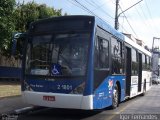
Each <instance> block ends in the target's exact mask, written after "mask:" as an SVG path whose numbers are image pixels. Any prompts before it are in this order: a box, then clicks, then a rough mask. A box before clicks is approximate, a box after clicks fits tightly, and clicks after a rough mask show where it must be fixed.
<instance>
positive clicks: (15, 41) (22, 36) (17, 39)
mask: <svg viewBox="0 0 160 120" xmlns="http://www.w3.org/2000/svg"><path fill="white" fill-rule="evenodd" d="M25 40H26V33H18V32H15V33H13V35H12V55H14V56H15V55H18V56H23V55H22V53H23V48H24V43H25Z"/></svg>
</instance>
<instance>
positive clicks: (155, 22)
mask: <svg viewBox="0 0 160 120" xmlns="http://www.w3.org/2000/svg"><path fill="white" fill-rule="evenodd" d="M16 1H20V2H22V1H25V3H26V2H29V1H33V0H16ZM34 1H35V2H36V3H39V4H47V5H48V6H50V7H53V8H54V9H62V13H63V14H64V13H67V14H68V15H96V16H98V17H100V18H101V19H103V20H104V21H106V22H107V23H108V24H110V25H111V26H112V27H114V21H115V19H114V18H115V6H116V0H34ZM76 1H77V2H76ZM139 1H141V0H119V9H118V13H119V14H120V17H119V30H118V31H119V32H124V33H128V34H132V35H133V36H134V37H135V38H137V39H140V40H143V42H144V43H145V45H147V46H148V47H149V48H151V47H152V43H153V37H156V39H155V40H154V41H155V43H154V46H156V47H158V46H159V45H160V39H159V38H160V7H159V5H160V0H154V2H153V0H142V1H141V2H140V3H138V4H137V5H135V6H133V7H132V8H130V9H128V8H129V7H131V6H132V5H134V4H136V3H137V2H139ZM79 3H80V4H81V5H80V4H79ZM82 6H85V7H86V8H87V9H89V11H91V12H92V13H89V12H87V10H85V9H84V8H83V7H82ZM126 9H128V10H127V11H125V10H126ZM122 11H125V12H124V14H122ZM157 38H158V39H157Z"/></svg>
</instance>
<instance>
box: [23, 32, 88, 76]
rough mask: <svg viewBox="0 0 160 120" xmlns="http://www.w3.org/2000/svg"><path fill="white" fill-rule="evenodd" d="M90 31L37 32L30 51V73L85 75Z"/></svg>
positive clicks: (28, 56)
mask: <svg viewBox="0 0 160 120" xmlns="http://www.w3.org/2000/svg"><path fill="white" fill-rule="evenodd" d="M89 37H90V34H89V33H68V34H47V35H36V36H33V37H32V38H31V39H30V42H29V43H28V45H27V51H26V65H25V66H26V67H25V73H26V74H27V75H43V76H84V75H85V74H86V67H87V58H88V57H87V55H88V48H89Z"/></svg>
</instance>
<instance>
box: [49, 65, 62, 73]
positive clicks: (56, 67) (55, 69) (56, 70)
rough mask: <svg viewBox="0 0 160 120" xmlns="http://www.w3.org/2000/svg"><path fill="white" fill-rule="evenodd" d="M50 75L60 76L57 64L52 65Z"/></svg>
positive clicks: (59, 67) (59, 68)
mask: <svg viewBox="0 0 160 120" xmlns="http://www.w3.org/2000/svg"><path fill="white" fill-rule="evenodd" d="M51 71H52V75H61V66H60V65H59V64H53V66H52V70H51Z"/></svg>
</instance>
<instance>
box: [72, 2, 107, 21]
mask: <svg viewBox="0 0 160 120" xmlns="http://www.w3.org/2000/svg"><path fill="white" fill-rule="evenodd" d="M72 1H74V2H75V3H77V4H79V5H80V6H81V7H83V10H85V11H86V12H88V13H89V14H91V15H94V16H96V17H97V18H99V19H101V20H102V21H104V22H107V23H109V21H107V20H104V19H103V18H101V17H99V16H98V15H97V14H95V13H94V12H92V11H91V10H90V9H88V8H87V7H86V6H85V5H83V4H82V3H80V2H79V1H78V0H72Z"/></svg>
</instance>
